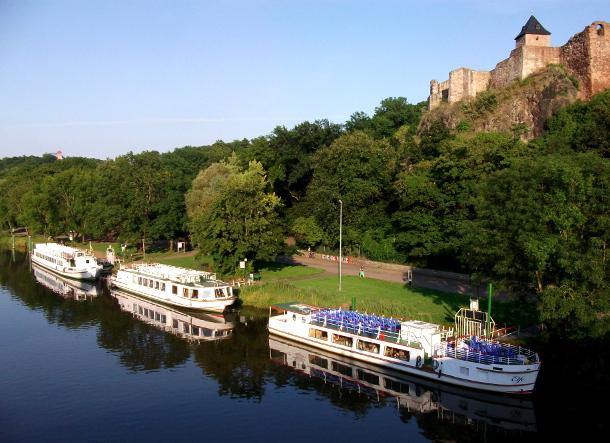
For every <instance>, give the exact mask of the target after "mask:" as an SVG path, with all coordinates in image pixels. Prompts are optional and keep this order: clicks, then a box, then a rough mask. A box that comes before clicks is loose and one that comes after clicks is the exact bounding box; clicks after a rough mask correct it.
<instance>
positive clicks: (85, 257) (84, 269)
mask: <svg viewBox="0 0 610 443" xmlns="http://www.w3.org/2000/svg"><path fill="white" fill-rule="evenodd" d="M30 257H31V259H32V262H33V263H36V264H38V265H40V266H43V267H45V268H46V269H49V270H51V271H53V272H55V273H57V274H59V275H62V276H64V277H67V278H71V279H75V280H96V279H97V278H99V276H100V274H101V272H102V267H101V266H99V265H98V264H97V259H96V258H95V257H94V256H93V255H92V254H91V253H89V252H88V251H83V250H80V249H76V248H70V247H67V246H63V245H59V244H51V243H38V244H36V245H34V249H33V250H32V253H31V255H30Z"/></svg>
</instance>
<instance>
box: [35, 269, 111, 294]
mask: <svg viewBox="0 0 610 443" xmlns="http://www.w3.org/2000/svg"><path fill="white" fill-rule="evenodd" d="M32 272H33V273H34V277H35V278H36V282H37V283H39V284H41V285H43V286H45V287H46V288H48V289H50V290H51V291H53V292H54V293H56V294H58V295H61V296H62V297H64V298H67V299H73V300H80V301H82V300H86V299H87V298H92V297H97V296H98V295H100V294H101V293H102V284H101V282H99V281H97V282H95V283H93V282H86V281H80V280H71V279H69V278H63V277H61V276H59V275H57V274H55V273H53V272H51V271H48V270H46V269H45V268H43V267H41V266H38V265H37V264H35V263H32Z"/></svg>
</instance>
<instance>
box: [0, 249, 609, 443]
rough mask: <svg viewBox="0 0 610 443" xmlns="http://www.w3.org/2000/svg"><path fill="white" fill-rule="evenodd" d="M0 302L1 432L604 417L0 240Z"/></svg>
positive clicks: (539, 430) (538, 432) (372, 430)
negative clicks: (180, 301) (397, 366)
mask: <svg viewBox="0 0 610 443" xmlns="http://www.w3.org/2000/svg"><path fill="white" fill-rule="evenodd" d="M0 312H1V315H2V322H1V323H0V386H1V391H0V394H1V395H0V440H1V441H3V442H11V441H88V442H90V441H119V440H121V441H161V440H166V441H167V440H172V441H174V440H199V441H214V442H216V441H220V442H222V441H246V440H247V441H255V442H257V441H261V442H263V441H290V442H301V441H302V442H305V441H307V442H309V441H322V442H325V441H333V442H365V441H366V442H372V441H378V440H385V439H387V440H393V441H398V440H408V441H413V442H419V441H422V442H425V441H456V442H461V441H464V442H466V441H468V442H472V441H500V442H504V441H506V442H512V441H521V442H523V441H541V439H556V438H559V437H560V436H565V434H564V433H562V431H561V429H560V427H561V426H565V424H566V423H569V422H568V420H572V419H575V418H578V422H577V423H578V427H579V428H580V429H583V432H590V435H591V436H592V437H594V436H595V435H597V433H598V432H599V434H600V435H601V433H602V431H606V430H607V424H605V422H602V421H601V419H600V418H596V416H595V415H593V417H591V414H589V413H588V411H589V410H590V409H591V408H592V407H591V408H587V405H586V404H583V403H582V401H581V400H582V398H581V397H579V396H578V395H577V393H575V392H574V391H573V390H570V389H564V392H563V393H561V395H557V394H558V392H557V390H556V389H555V390H553V391H552V393H549V392H546V393H542V394H539V393H538V392H537V393H536V395H534V396H531V397H528V398H525V399H521V398H519V399H515V398H512V397H506V396H495V395H489V394H481V393H476V392H469V391H462V390H459V389H454V388H449V387H447V386H443V385H438V386H435V385H430V383H428V382H425V381H422V380H419V379H417V378H414V377H411V378H409V377H406V376H404V375H400V374H395V373H390V372H384V371H382V370H381V369H379V368H376V367H374V366H372V367H371V366H363V365H362V363H356V362H353V361H349V360H342V359H340V358H338V357H337V356H333V355H328V354H324V353H322V352H320V351H317V350H315V349H309V348H307V347H303V346H301V345H296V344H293V343H289V342H284V341H280V340H277V339H275V338H273V337H270V336H269V334H268V332H267V330H266V315H267V312H266V311H259V310H255V309H244V310H242V311H241V312H239V313H238V314H236V315H233V316H224V317H223V316H219V315H211V314H205V315H201V314H198V315H191V314H189V313H185V312H181V311H178V310H174V309H171V308H167V307H163V306H159V305H154V304H153V303H151V302H150V301H147V300H144V299H138V298H136V297H133V296H130V295H129V294H125V293H121V292H116V291H111V290H110V289H109V288H108V286H107V285H106V283H105V282H102V283H99V284H97V285H88V286H87V285H80V286H79V285H75V284H74V282H71V283H70V282H67V281H64V280H62V279H60V278H59V277H58V276H56V275H54V274H50V273H47V272H45V271H44V270H41V269H39V268H32V266H31V264H30V263H29V260H28V257H27V255H26V254H25V253H23V252H19V251H16V252H15V251H10V250H6V249H0ZM558 399H562V400H563V401H562V402H560V401H557V400H558ZM584 417H588V419H589V420H590V421H589V422H587V421H586V419H585V418H584ZM574 423H576V422H574ZM585 435H587V434H585Z"/></svg>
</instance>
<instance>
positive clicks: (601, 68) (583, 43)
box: [561, 22, 610, 99]
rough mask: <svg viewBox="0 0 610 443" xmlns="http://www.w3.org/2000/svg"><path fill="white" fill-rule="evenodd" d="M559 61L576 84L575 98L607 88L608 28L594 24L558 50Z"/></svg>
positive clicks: (609, 61) (609, 64) (609, 79)
mask: <svg viewBox="0 0 610 443" xmlns="http://www.w3.org/2000/svg"><path fill="white" fill-rule="evenodd" d="M561 61H562V63H563V64H565V65H566V67H567V68H568V70H569V71H570V72H572V73H573V74H574V75H575V76H576V77H577V78H578V80H579V82H580V94H579V98H582V99H588V98H589V97H591V95H593V94H596V93H598V92H601V91H603V90H604V89H605V88H610V24H608V23H606V22H594V23H593V24H592V25H590V26H587V27H586V28H585V29H584V31H582V32H580V33H578V34H576V35H575V36H573V37H572V38H571V39H570V40H568V42H567V43H566V44H565V45H564V46H562V47H561Z"/></svg>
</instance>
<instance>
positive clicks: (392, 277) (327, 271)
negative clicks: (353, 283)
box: [277, 254, 486, 296]
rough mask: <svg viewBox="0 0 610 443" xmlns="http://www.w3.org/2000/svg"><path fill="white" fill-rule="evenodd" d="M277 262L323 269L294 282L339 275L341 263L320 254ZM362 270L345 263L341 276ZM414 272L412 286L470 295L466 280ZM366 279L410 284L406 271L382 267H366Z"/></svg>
mask: <svg viewBox="0 0 610 443" xmlns="http://www.w3.org/2000/svg"><path fill="white" fill-rule="evenodd" d="M277 261H279V262H282V263H291V264H295V265H301V266H311V267H313V268H318V269H323V270H324V273H323V274H318V275H312V276H308V277H299V278H298V279H293V280H304V279H309V278H318V277H329V276H334V275H337V276H338V275H339V263H338V262H335V261H331V260H323V259H322V258H320V255H319V254H316V256H315V258H309V257H306V256H297V255H294V256H291V257H279V258H278V259H277ZM359 270H360V265H359V264H357V263H351V264H350V263H343V264H342V265H341V275H342V276H345V275H354V276H357V275H358V272H359ZM411 272H412V285H413V286H417V287H421V288H430V289H437V290H440V291H446V292H454V293H457V294H464V295H467V294H469V293H470V285H469V282H468V280H465V279H452V278H448V277H439V276H434V275H430V274H427V273H424V272H418V270H417V269H415V270H413V271H411ZM364 275H365V278H375V279H378V280H385V281H389V282H395V283H404V284H406V283H407V282H408V279H407V273H406V272H405V271H396V270H392V269H383V268H381V267H367V266H365V267H364ZM473 292H474V295H477V293H476V288H475V289H473ZM478 295H480V296H484V295H486V292H485V291H484V288H479V294H478Z"/></svg>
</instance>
